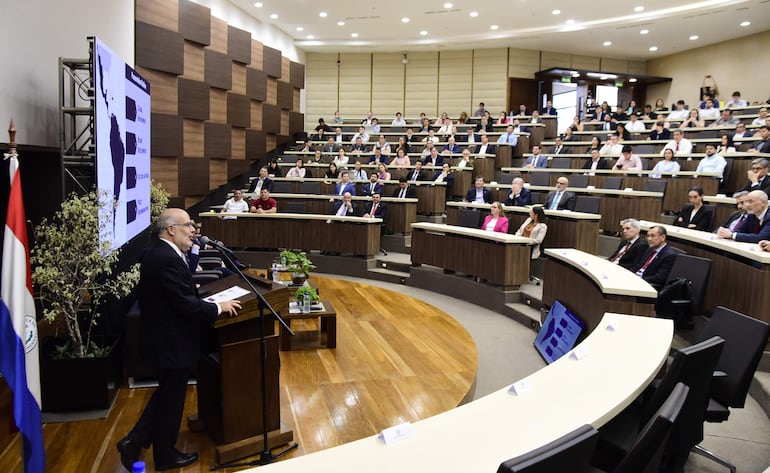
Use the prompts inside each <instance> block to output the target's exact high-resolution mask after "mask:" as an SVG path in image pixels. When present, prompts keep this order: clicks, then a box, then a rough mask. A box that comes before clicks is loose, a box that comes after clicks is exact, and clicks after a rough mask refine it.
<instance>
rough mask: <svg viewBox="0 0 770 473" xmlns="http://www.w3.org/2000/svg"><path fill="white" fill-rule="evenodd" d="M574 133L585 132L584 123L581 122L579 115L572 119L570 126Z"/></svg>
mask: <svg viewBox="0 0 770 473" xmlns="http://www.w3.org/2000/svg"><path fill="white" fill-rule="evenodd" d="M569 127H570V128H571V129H572V131H583V122H581V121H580V117H578V116H577V115H576V116H575V117H574V118H573V119H572V125H570V126H569Z"/></svg>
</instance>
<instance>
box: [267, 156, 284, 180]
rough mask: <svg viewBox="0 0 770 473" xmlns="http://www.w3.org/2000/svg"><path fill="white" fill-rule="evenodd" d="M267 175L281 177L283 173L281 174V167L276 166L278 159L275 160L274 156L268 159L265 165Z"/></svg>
mask: <svg viewBox="0 0 770 473" xmlns="http://www.w3.org/2000/svg"><path fill="white" fill-rule="evenodd" d="M267 175H268V176H269V177H281V176H283V174H281V168H279V167H278V161H276V160H275V158H273V159H271V160H270V163H269V164H268V165H267Z"/></svg>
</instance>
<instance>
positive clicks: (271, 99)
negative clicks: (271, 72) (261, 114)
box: [265, 76, 278, 105]
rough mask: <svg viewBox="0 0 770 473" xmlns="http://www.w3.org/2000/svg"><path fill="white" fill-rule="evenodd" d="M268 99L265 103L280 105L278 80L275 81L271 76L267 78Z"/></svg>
mask: <svg viewBox="0 0 770 473" xmlns="http://www.w3.org/2000/svg"><path fill="white" fill-rule="evenodd" d="M266 96H267V98H266V99H265V101H266V102H267V103H269V104H273V105H277V104H278V79H274V78H272V77H270V76H267V91H266Z"/></svg>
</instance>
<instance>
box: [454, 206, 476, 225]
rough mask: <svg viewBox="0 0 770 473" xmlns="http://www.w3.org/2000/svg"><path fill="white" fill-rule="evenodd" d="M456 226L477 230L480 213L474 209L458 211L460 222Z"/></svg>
mask: <svg viewBox="0 0 770 473" xmlns="http://www.w3.org/2000/svg"><path fill="white" fill-rule="evenodd" d="M457 224H458V225H459V226H461V227H468V228H479V226H480V225H481V212H479V211H478V210H474V209H462V208H461V209H460V220H459V222H457Z"/></svg>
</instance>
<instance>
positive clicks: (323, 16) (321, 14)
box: [318, 11, 329, 18]
mask: <svg viewBox="0 0 770 473" xmlns="http://www.w3.org/2000/svg"><path fill="white" fill-rule="evenodd" d="M328 15H329V14H328V13H326V12H325V11H322V12H320V13H319V14H318V16H320V17H321V18H326V17H327V16H328Z"/></svg>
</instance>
